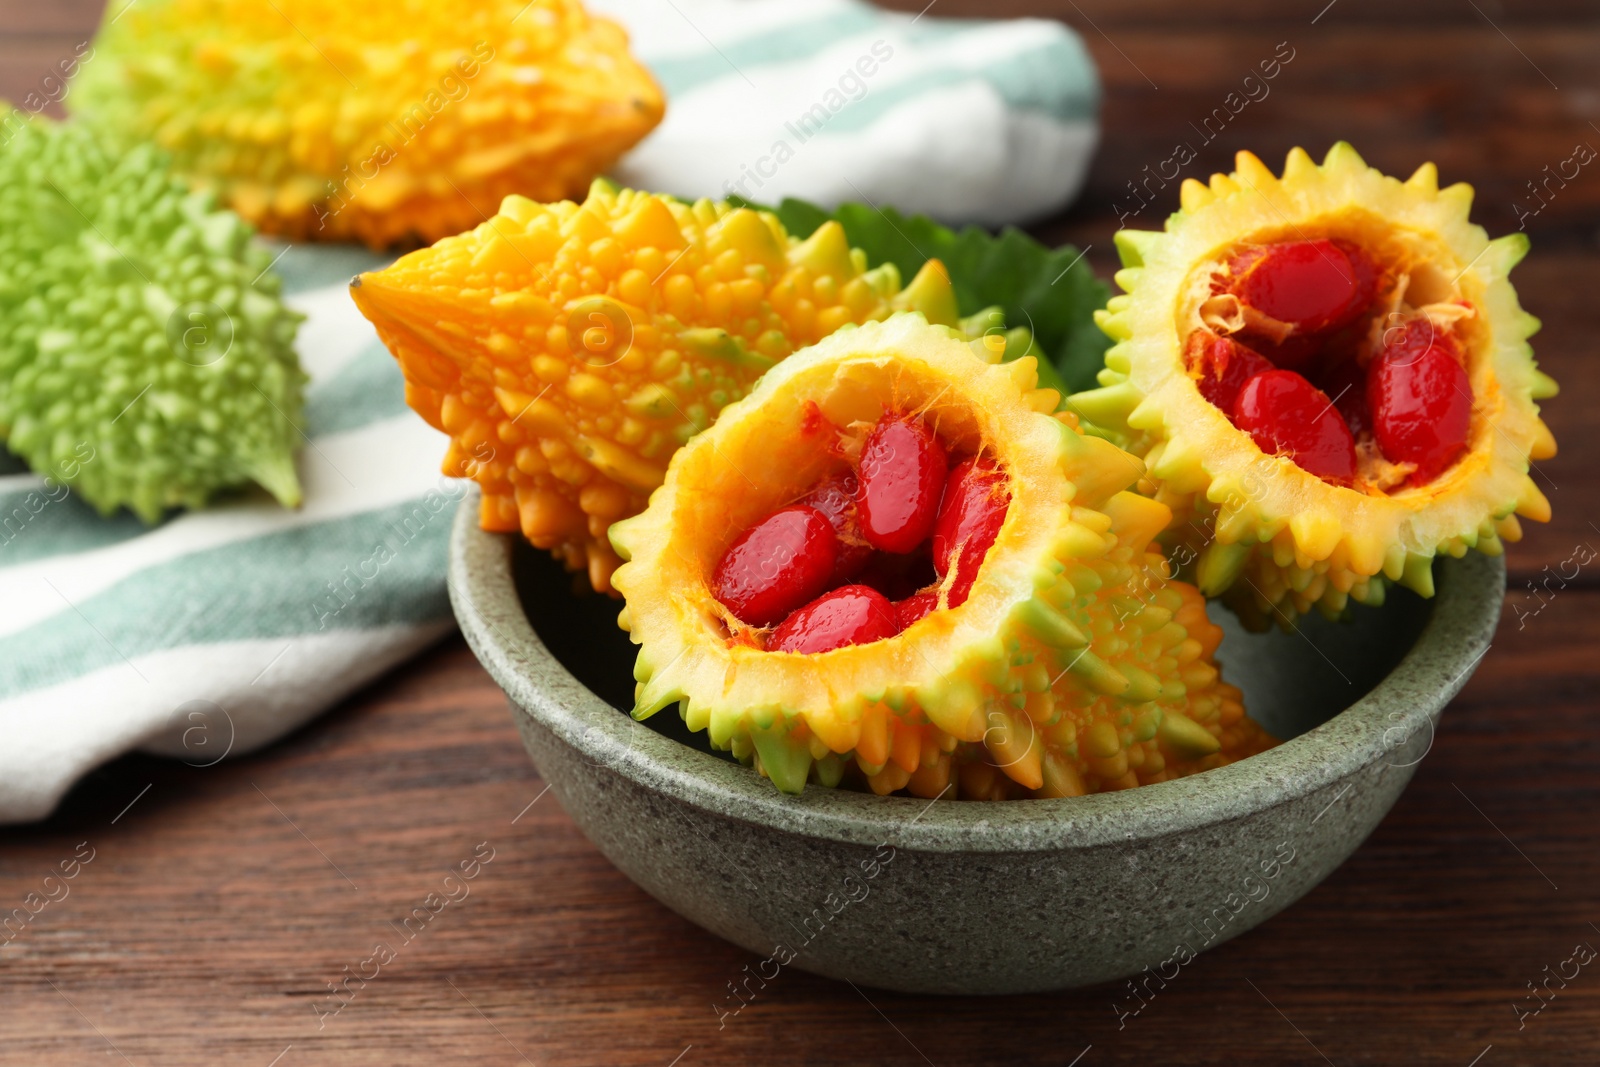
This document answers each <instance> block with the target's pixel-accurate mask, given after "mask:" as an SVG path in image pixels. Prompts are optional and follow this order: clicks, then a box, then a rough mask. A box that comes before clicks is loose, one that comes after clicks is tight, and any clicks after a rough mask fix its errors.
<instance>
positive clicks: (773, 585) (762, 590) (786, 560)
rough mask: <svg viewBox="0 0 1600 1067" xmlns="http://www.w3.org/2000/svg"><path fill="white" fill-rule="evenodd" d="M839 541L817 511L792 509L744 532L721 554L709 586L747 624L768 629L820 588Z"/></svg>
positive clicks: (825, 585)
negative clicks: (767, 627)
mask: <svg viewBox="0 0 1600 1067" xmlns="http://www.w3.org/2000/svg"><path fill="white" fill-rule="evenodd" d="M837 544H838V538H837V537H836V536H835V535H834V532H833V525H832V524H831V523H829V522H828V517H827V516H826V515H824V514H823V513H822V512H820V511H818V510H817V509H816V508H812V507H805V506H803V505H791V506H789V507H786V508H783V509H782V510H780V511H775V512H773V513H772V514H771V515H769V516H767V517H766V518H765V519H763V520H762V521H761V522H759V523H757V524H756V525H755V526H752V527H751V528H750V529H748V530H746V531H745V532H744V534H742V535H741V536H740V537H739V539H738V540H737V541H735V542H734V543H733V545H732V546H731V547H730V548H729V549H728V551H727V552H725V553H723V555H722V559H721V560H720V561H718V563H717V569H716V571H715V572H714V573H713V575H712V588H713V590H714V591H715V593H716V597H717V599H718V600H720V601H721V602H722V604H723V606H724V607H726V608H727V609H728V610H729V611H731V612H733V613H734V615H736V616H737V617H738V618H739V619H740V620H741V621H743V622H745V623H748V624H749V625H751V626H770V625H772V624H773V623H775V622H777V621H778V620H779V619H781V618H783V617H784V616H785V615H787V614H789V612H791V611H793V610H794V609H795V608H797V607H799V606H800V605H801V604H804V603H805V602H806V601H808V600H810V599H811V598H812V597H814V596H816V595H817V594H818V593H820V592H822V591H823V590H824V589H826V588H828V583H829V581H830V580H831V579H832V577H833V565H834V560H835V556H836V554H837V551H838V550H837V547H836V546H837Z"/></svg>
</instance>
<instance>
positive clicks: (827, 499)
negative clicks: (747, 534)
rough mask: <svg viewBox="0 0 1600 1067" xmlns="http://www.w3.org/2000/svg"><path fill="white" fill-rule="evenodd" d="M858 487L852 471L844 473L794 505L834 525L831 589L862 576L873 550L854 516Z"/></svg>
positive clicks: (857, 517) (818, 487)
mask: <svg viewBox="0 0 1600 1067" xmlns="http://www.w3.org/2000/svg"><path fill="white" fill-rule="evenodd" d="M859 490H860V484H859V482H858V481H857V479H856V475H855V472H854V471H843V472H841V473H839V474H835V475H833V476H831V477H829V478H825V479H823V481H822V482H821V483H820V484H819V485H818V486H817V487H816V488H815V489H813V490H811V492H809V493H807V494H806V495H805V496H803V497H801V498H800V499H799V500H797V501H795V503H797V504H805V505H807V506H808V507H813V508H816V509H817V510H818V511H820V512H822V513H823V514H824V515H826V516H827V517H828V521H829V522H830V523H832V524H833V532H834V533H835V534H837V535H838V538H839V544H838V553H837V555H836V556H835V558H834V564H833V581H832V583H831V584H833V585H842V584H844V583H845V582H848V581H849V580H850V579H852V578H854V577H855V576H856V575H857V574H860V573H861V568H862V567H865V566H866V565H867V560H869V559H871V558H872V546H871V545H869V544H867V542H866V539H865V538H864V537H863V536H862V535H861V519H860V516H859V515H858V514H857V512H856V496H857V494H858V492H859Z"/></svg>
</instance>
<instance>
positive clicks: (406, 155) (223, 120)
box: [67, 0, 664, 247]
mask: <svg viewBox="0 0 1600 1067" xmlns="http://www.w3.org/2000/svg"><path fill="white" fill-rule="evenodd" d="M94 43H95V52H94V56H93V60H92V62H87V61H86V62H85V63H84V64H83V73H82V74H81V75H80V76H79V78H78V81H77V83H76V84H75V85H74V87H73V91H72V93H71V94H70V95H69V96H68V98H67V104H68V106H69V107H70V108H71V109H72V110H73V113H74V115H75V116H77V117H79V118H82V119H84V120H87V121H90V122H93V123H94V124H95V125H96V126H98V127H99V128H100V129H101V130H103V131H104V132H105V133H106V134H107V135H108V136H112V137H116V138H121V139H123V141H124V142H125V143H126V144H128V145H132V144H137V143H139V142H141V141H155V142H156V143H157V144H159V145H160V146H161V147H163V148H165V149H166V150H167V151H168V152H170V153H171V154H172V155H173V157H174V160H175V163H176V166H177V168H178V170H179V171H180V173H181V174H182V175H183V176H184V177H186V178H187V179H188V180H189V181H190V182H191V183H193V184H194V185H196V186H198V187H201V188H204V189H208V190H212V191H214V192H215V193H216V194H217V195H218V196H219V198H220V199H221V200H222V201H223V202H224V203H225V204H227V206H229V207H231V208H233V209H234V210H235V211H237V212H238V213H239V214H241V215H243V216H244V217H245V218H246V219H248V220H250V221H251V222H253V223H254V224H255V225H256V226H257V227H259V228H260V229H261V230H262V231H264V232H266V233H272V234H280V235H282V236H284V237H288V238H292V239H296V240H306V239H309V240H335V241H337V240H350V239H358V240H362V241H365V242H367V243H368V244H370V245H372V246H374V247H384V246H388V245H391V244H394V243H397V242H408V241H409V242H414V241H415V240H417V239H418V238H420V239H421V240H423V241H433V240H437V239H438V238H441V237H444V236H446V235H448V234H453V233H458V232H460V231H461V230H463V229H466V228H467V227H469V226H474V225H477V224H478V223H479V222H481V221H482V220H483V217H484V215H485V214H487V213H488V212H491V211H493V210H494V205H496V204H498V203H499V202H500V200H501V198H503V197H504V196H506V195H508V194H510V193H521V194H524V195H527V196H533V197H536V198H538V199H541V200H559V199H561V198H562V197H568V196H577V195H581V194H582V192H583V190H584V189H585V188H586V187H587V186H588V184H589V182H590V181H591V180H593V179H594V177H595V176H596V175H598V174H600V173H601V172H602V171H603V170H605V168H607V167H609V166H610V165H611V164H612V163H614V162H615V161H616V160H617V159H618V158H619V157H620V156H621V155H622V153H623V152H625V151H627V150H628V149H629V148H631V147H632V146H633V145H634V144H635V143H636V142H638V140H639V139H640V138H642V137H643V136H644V135H645V134H647V133H649V132H650V130H651V129H652V128H654V127H655V125H656V124H657V123H658V122H660V121H661V116H662V113H663V110H664V103H663V99H662V94H661V90H660V88H659V87H658V86H657V85H656V83H655V81H654V80H653V79H652V78H651V77H650V74H649V72H648V71H646V70H645V69H644V68H643V67H642V66H641V65H640V64H639V63H638V62H637V61H636V60H635V59H634V58H633V57H632V55H630V54H629V52H628V42H627V36H626V34H624V32H623V31H622V29H621V27H619V26H617V25H616V24H615V23H613V22H610V21H608V20H606V19H601V18H593V17H591V16H590V15H589V14H588V13H587V12H585V11H584V9H583V7H582V6H581V5H580V4H579V3H577V2H576V0H387V2H385V3H381V4H363V3H353V4H330V3H324V2H322V0H118V2H115V3H113V4H112V5H111V7H110V10H108V11H107V13H106V16H105V21H104V23H103V28H102V30H101V32H100V35H99V36H98V37H97V38H96V39H95V42H94Z"/></svg>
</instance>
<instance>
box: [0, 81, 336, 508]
mask: <svg viewBox="0 0 1600 1067" xmlns="http://www.w3.org/2000/svg"><path fill="white" fill-rule="evenodd" d="M4 127H5V129H4V135H5V136H4V141H3V144H0V436H3V437H4V438H5V441H6V445H7V447H9V448H10V449H11V451H13V452H15V453H17V454H18V455H20V456H22V457H23V458H24V459H25V460H26V461H27V462H28V465H29V466H30V467H32V468H33V469H34V470H35V471H38V472H39V473H41V474H44V475H47V476H49V477H52V478H54V479H56V480H57V481H60V482H64V483H66V484H69V485H71V486H72V487H73V488H74V489H76V490H77V491H78V492H79V494H81V495H82V497H83V498H84V499H85V500H87V501H88V502H89V503H90V504H92V505H94V506H95V507H96V508H97V509H99V510H100V511H101V512H107V513H109V512H111V511H113V510H114V509H116V508H118V507H121V506H124V505H125V506H127V507H129V508H131V509H132V510H133V511H134V512H135V513H137V514H138V515H139V516H140V517H141V518H143V519H144V520H145V521H146V522H155V521H156V520H157V519H159V518H160V517H161V515H162V513H163V511H164V510H165V509H166V508H169V507H190V508H198V507H201V506H203V505H204V504H205V503H206V502H207V500H208V499H209V498H210V497H211V495H212V494H213V493H215V492H217V491H218V490H221V489H224V488H228V487H232V486H238V485H243V484H245V483H247V482H250V481H255V482H258V483H259V484H261V485H262V486H263V487H265V488H266V489H267V490H268V491H270V492H271V493H272V494H273V495H274V496H276V497H277V498H278V500H279V501H280V502H282V503H283V504H284V505H285V506H290V507H292V506H294V505H297V504H298V503H299V502H300V484H299V480H298V478H297V476H296V474H295V468H294V452H295V449H296V448H297V447H298V445H299V443H300V440H301V437H300V431H299V428H298V422H299V419H300V411H301V401H302V390H303V387H304V384H305V380H306V379H305V375H304V374H303V373H302V372H301V370H300V365H299V361H298V359H297V358H296V356H295V352H294V348H293V342H294V335H295V330H296V329H297V328H298V326H299V323H300V321H301V319H302V316H301V315H299V314H297V313H295V312H293V311H290V310H289V309H288V308H287V307H285V306H284V304H283V301H282V300H281V299H280V297H279V289H280V282H279V279H278V278H277V276H276V275H274V274H272V273H271V272H270V271H269V269H268V268H269V267H270V266H271V260H272V257H271V255H270V254H269V253H268V252H267V251H266V250H264V249H261V248H258V247H255V246H253V245H252V244H251V243H250V229H249V227H248V226H247V225H245V224H244V223H243V222H242V221H240V219H239V218H238V217H237V216H236V215H234V214H232V213H231V212H226V211H219V210H217V209H216V208H215V207H214V206H213V204H212V202H211V198H210V197H209V196H206V195H204V194H195V193H190V192H189V191H188V190H187V189H186V188H185V187H184V185H183V183H182V182H180V181H179V180H178V179H176V178H175V177H173V176H172V174H171V172H170V170H169V169H168V162H169V161H168V160H167V159H166V157H165V156H164V155H163V153H161V152H160V151H159V150H158V149H156V148H154V147H152V146H148V145H147V146H143V147H140V148H135V149H133V150H132V151H130V152H126V153H117V152H114V151H112V150H111V149H110V148H109V147H108V146H106V145H104V144H103V143H102V142H101V141H100V140H99V139H97V138H96V136H95V135H94V134H93V132H92V131H90V130H89V129H87V128H84V127H82V126H80V125H79V124H77V123H65V124H59V123H54V122H50V121H48V120H45V119H38V118H27V117H24V116H23V115H21V114H20V113H17V112H13V113H11V114H10V115H9V116H8V118H7V121H6V122H5V123H4Z"/></svg>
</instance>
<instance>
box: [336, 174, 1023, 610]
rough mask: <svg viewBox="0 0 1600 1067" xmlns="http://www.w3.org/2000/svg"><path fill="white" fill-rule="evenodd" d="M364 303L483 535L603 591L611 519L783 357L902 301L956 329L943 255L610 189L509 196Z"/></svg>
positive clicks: (370, 283)
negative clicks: (870, 247) (464, 488)
mask: <svg viewBox="0 0 1600 1067" xmlns="http://www.w3.org/2000/svg"><path fill="white" fill-rule="evenodd" d="M351 295H352V296H353V297H354V299H355V301H356V303H357V304H358V305H359V306H360V308H361V310H362V312H363V313H364V314H365V315H366V316H367V317H368V318H369V319H371V320H372V322H373V323H374V325H376V326H377V328H378V333H379V336H381V337H382V338H383V340H384V343H385V344H387V345H388V346H389V349H390V351H392V352H393V353H394V354H395V357H396V358H397V359H398V360H399V361H400V366H401V369H402V370H403V371H404V372H405V376H406V397H407V400H408V401H409V403H410V404H411V406H412V407H413V408H414V409H416V411H417V412H418V413H419V414H421V415H422V417H423V418H425V419H427V420H428V422H429V423H431V424H432V425H434V426H436V427H438V428H439V429H441V430H443V431H444V432H446V433H448V434H449V435H450V439H451V447H450V451H449V454H448V455H447V456H446V458H445V461H444V472H445V473H446V474H448V475H451V476H453V477H471V478H474V479H476V480H477V482H478V483H479V484H480V485H481V486H482V487H483V506H482V513H481V514H482V523H483V527H484V529H486V530H521V531H522V533H523V535H524V536H526V537H527V538H528V540H530V541H532V542H533V543H534V544H535V545H538V546H539V547H541V548H547V549H550V550H552V551H553V552H555V554H556V555H557V556H559V557H560V558H561V559H562V560H564V561H565V562H566V564H567V565H568V566H569V567H572V568H574V569H578V568H585V567H586V568H587V569H588V572H589V577H590V579H591V581H592V583H593V585H594V587H595V588H596V589H599V590H609V589H610V578H611V572H612V570H614V569H615V567H616V565H617V562H618V561H617V557H616V554H615V553H614V552H613V551H612V549H611V546H610V543H609V542H608V541H607V539H606V530H607V528H608V527H609V526H610V524H611V523H612V522H613V521H615V520H617V519H620V518H623V517H624V516H627V515H633V514H636V513H637V512H639V511H640V510H642V509H643V508H644V505H645V501H646V500H647V499H648V497H649V494H650V491H651V490H653V489H654V488H655V487H656V486H658V485H660V484H661V479H662V477H663V476H664V474H665V472H666V466H667V461H668V459H669V458H670V457H671V456H672V454H673V452H674V451H676V450H677V449H678V448H679V447H680V446H681V445H682V444H683V442H684V441H686V440H688V439H689V437H690V436H691V435H693V434H694V433H696V432H698V431H700V430H703V429H705V427H707V426H709V425H710V424H711V421H712V420H713V419H714V418H716V417H717V413H718V412H719V411H721V410H722V408H723V407H724V405H726V404H728V403H730V402H731V401H734V400H737V399H738V398H739V397H741V396H743V395H744V393H745V392H746V391H747V390H748V389H749V388H750V386H751V384H752V383H753V382H754V381H755V380H756V379H757V378H758V377H760V376H761V374H762V372H763V371H765V370H766V369H767V368H768V367H771V366H772V365H773V364H774V363H775V362H776V361H777V360H780V359H782V358H784V357H785V356H787V355H789V354H790V353H791V352H793V351H795V350H796V349H798V348H803V347H804V346H806V345H808V344H810V343H812V342H813V341H816V340H818V339H820V338H822V337H825V336H827V335H828V334H830V333H832V332H833V331H834V330H836V329H838V328H839V327H840V326H843V325H845V324H847V323H859V322H864V321H867V320H869V319H880V318H883V317H885V316H887V315H889V314H890V313H891V312H892V311H894V310H895V309H898V308H914V309H917V310H920V311H923V312H925V313H926V314H927V315H928V316H929V317H930V318H932V319H934V320H936V321H940V322H945V323H951V324H953V323H955V322H956V306H955V296H954V294H953V292H952V291H951V289H950V283H949V279H948V278H947V277H946V276H945V274H944V269H943V267H941V266H940V265H939V264H938V263H937V262H936V261H930V262H929V264H928V265H927V266H926V267H924V269H923V270H922V272H921V273H919V274H918V275H917V277H916V278H915V279H914V280H913V281H912V283H911V284H910V285H909V286H907V287H906V288H904V289H902V288H901V284H900V275H899V272H898V271H897V270H896V268H895V267H894V266H893V265H892V264H891V265H886V266H884V267H880V268H877V269H875V270H870V271H869V270H867V269H866V260H865V257H864V256H863V255H862V254H861V253H860V252H856V251H852V250H851V248H850V247H849V245H848V244H847V242H846V241H845V236H844V230H843V229H842V228H841V227H840V226H839V224H838V223H835V222H830V223H827V224H825V225H824V226H822V227H821V228H820V229H818V230H817V231H816V233H814V234H813V235H812V236H811V237H810V238H808V239H807V240H805V241H798V240H796V239H794V238H792V237H790V236H789V235H788V234H787V233H785V232H784V230H783V227H782V226H781V225H780V224H779V223H778V220H777V219H776V218H775V217H773V216H772V215H770V214H766V213H762V212H756V211H752V210H749V209H734V208H731V207H729V206H728V205H727V204H724V203H713V202H711V201H709V200H702V201H700V202H698V203H696V204H693V205H688V204H683V203H680V202H678V201H675V200H672V199H670V198H668V197H662V196H656V195H652V194H646V193H639V192H634V191H631V190H626V189H624V190H618V189H615V188H614V187H612V186H610V185H608V184H606V183H604V182H596V183H595V184H594V186H593V188H592V189H591V190H590V192H589V197H588V199H587V200H585V201H584V202H583V203H582V204H576V203H573V202H571V201H563V202H560V203H554V204H537V203H534V202H533V201H531V200H528V199H525V198H523V197H519V196H513V197H507V198H506V200H505V203H504V204H502V205H501V209H500V213H499V214H498V215H496V216H495V217H494V218H492V219H490V220H489V221H488V222H485V223H483V224H482V225H480V226H478V227H477V228H476V229H473V230H471V231H469V232H468V233H464V234H461V235H460V236H457V237H450V238H446V239H445V240H443V241H440V242H439V243H438V244H436V245H434V246H433V247H431V248H427V249H423V250H421V251H418V252H413V253H411V254H410V255H408V256H405V257H403V258H402V259H400V261H399V262H397V263H396V264H394V265H393V266H392V267H389V268H388V269H387V270H383V271H378V272H375V273H371V274H363V275H361V276H360V277H359V278H357V279H356V280H355V282H354V283H352V288H351ZM995 339H996V340H998V338H995Z"/></svg>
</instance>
